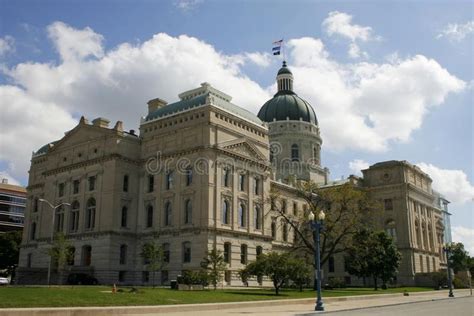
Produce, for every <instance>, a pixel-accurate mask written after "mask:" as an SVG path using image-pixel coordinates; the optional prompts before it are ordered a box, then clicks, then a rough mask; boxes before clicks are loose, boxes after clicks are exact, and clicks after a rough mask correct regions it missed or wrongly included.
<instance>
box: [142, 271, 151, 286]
mask: <svg viewBox="0 0 474 316" xmlns="http://www.w3.org/2000/svg"><path fill="white" fill-rule="evenodd" d="M149 281H150V272H149V271H142V283H148V282H149Z"/></svg>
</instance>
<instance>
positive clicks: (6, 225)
mask: <svg viewBox="0 0 474 316" xmlns="http://www.w3.org/2000/svg"><path fill="white" fill-rule="evenodd" d="M25 208H26V189H25V188H24V187H22V186H19V185H13V184H9V183H8V179H2V181H1V183H0V233H5V232H9V231H14V230H22V229H23V224H24V220H25Z"/></svg>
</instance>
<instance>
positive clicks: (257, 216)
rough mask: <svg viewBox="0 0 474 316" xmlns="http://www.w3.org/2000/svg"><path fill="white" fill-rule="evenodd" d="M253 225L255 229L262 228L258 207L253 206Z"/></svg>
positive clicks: (260, 213)
mask: <svg viewBox="0 0 474 316" xmlns="http://www.w3.org/2000/svg"><path fill="white" fill-rule="evenodd" d="M254 216H255V218H254V224H255V229H261V228H262V224H261V222H262V212H261V211H260V206H258V205H255V212H254Z"/></svg>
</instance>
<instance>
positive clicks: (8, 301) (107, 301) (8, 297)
mask: <svg viewBox="0 0 474 316" xmlns="http://www.w3.org/2000/svg"><path fill="white" fill-rule="evenodd" d="M122 289H123V290H124V292H122V293H116V294H111V293H110V290H111V288H110V287H104V286H74V287H71V286H62V287H50V288H48V287H3V288H0V298H1V299H0V308H8V307H67V306H120V305H121V306H124V305H169V304H193V303H217V302H239V301H257V300H274V299H295V298H311V297H315V292H314V291H313V290H304V291H303V292H299V291H297V290H290V289H284V290H283V291H281V292H280V295H278V296H276V295H275V293H274V291H273V290H271V289H255V290H254V289H250V290H240V289H238V290H237V289H235V290H234V289H225V290H217V291H213V290H204V291H177V290H171V289H162V288H156V289H152V288H138V289H139V293H136V294H134V293H129V292H128V291H129V288H125V287H124V288H122ZM405 290H407V291H408V292H420V291H430V290H432V289H431V288H420V287H404V288H394V289H388V290H378V291H374V290H372V289H368V288H347V289H338V290H327V291H323V297H334V296H349V295H365V294H387V293H401V292H403V291H405Z"/></svg>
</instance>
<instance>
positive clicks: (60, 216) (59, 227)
mask: <svg viewBox="0 0 474 316" xmlns="http://www.w3.org/2000/svg"><path fill="white" fill-rule="evenodd" d="M63 224H64V207H63V206H62V205H61V206H59V207H58V208H57V209H56V214H55V218H54V231H55V232H62V231H63Z"/></svg>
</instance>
